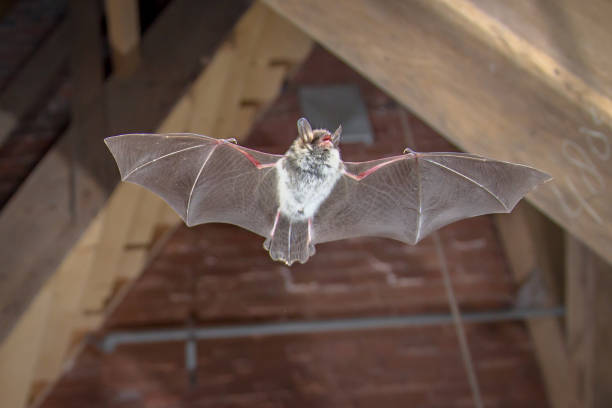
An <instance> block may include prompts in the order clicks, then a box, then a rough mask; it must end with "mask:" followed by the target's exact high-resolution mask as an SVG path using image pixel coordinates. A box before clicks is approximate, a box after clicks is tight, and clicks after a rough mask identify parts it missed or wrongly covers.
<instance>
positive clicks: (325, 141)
mask: <svg viewBox="0 0 612 408" xmlns="http://www.w3.org/2000/svg"><path fill="white" fill-rule="evenodd" d="M319 146H323V147H327V148H332V147H334V143H333V141H332V137H331V135H325V136H323V137H322V138H321V140H320V141H319Z"/></svg>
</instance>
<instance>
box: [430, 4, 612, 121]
mask: <svg viewBox="0 0 612 408" xmlns="http://www.w3.org/2000/svg"><path fill="white" fill-rule="evenodd" d="M441 3H444V4H445V5H446V6H449V7H451V8H453V9H454V10H456V12H458V13H460V14H462V15H463V16H464V18H465V19H466V21H469V22H470V23H471V24H472V25H473V26H474V27H478V29H481V30H487V31H489V35H488V36H487V38H488V39H489V40H490V41H492V42H498V44H497V45H496V46H497V47H503V45H502V44H501V42H502V41H504V42H505V47H506V48H507V52H512V53H514V54H520V53H526V54H529V55H530V57H529V58H520V60H519V62H520V63H525V64H530V65H531V66H532V68H533V69H537V70H539V71H540V75H542V76H543V77H548V78H549V79H550V83H551V84H552V85H553V86H555V87H558V86H562V85H563V84H564V83H565V84H567V85H571V86H570V87H569V88H570V89H567V90H566V91H567V92H570V93H571V94H573V96H574V97H576V98H577V99H579V100H582V101H584V102H585V103H588V104H589V105H592V106H594V107H598V106H601V105H602V104H603V106H605V107H606V110H607V112H608V115H609V114H610V108H611V106H610V98H611V97H612V55H611V54H610V53H608V52H601V50H605V49H607V48H609V46H610V40H612V32H610V30H608V29H606V28H607V27H608V25H609V18H610V16H611V15H612V3H610V2H609V1H606V0H591V1H589V2H586V3H584V4H581V5H580V6H578V5H577V4H576V3H575V2H573V1H571V0H560V1H555V2H533V1H529V0H515V1H513V2H511V3H510V2H492V1H487V0H460V1H449V0H443V1H441ZM526 40H528V41H526ZM555 68H556V69H557V72H555ZM600 94H602V95H600ZM589 101H590V102H589Z"/></svg>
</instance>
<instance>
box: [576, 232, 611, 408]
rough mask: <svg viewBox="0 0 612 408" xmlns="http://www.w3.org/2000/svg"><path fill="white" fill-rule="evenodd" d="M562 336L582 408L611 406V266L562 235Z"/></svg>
mask: <svg viewBox="0 0 612 408" xmlns="http://www.w3.org/2000/svg"><path fill="white" fill-rule="evenodd" d="M566 248H567V252H566V297H567V315H566V319H565V321H566V333H567V344H568V353H569V357H570V361H571V368H572V371H571V374H572V376H573V379H574V381H575V382H576V384H577V390H578V395H577V397H578V399H579V401H580V403H581V404H582V405H581V406H582V407H585V408H604V407H609V406H610V404H611V403H612V369H611V368H610V361H612V349H611V348H610V341H611V339H612V313H611V312H610V311H611V310H612V298H611V297H610V293H612V267H611V266H610V265H608V264H606V262H605V261H604V260H603V259H601V258H600V257H599V256H597V255H596V254H594V253H593V251H591V250H590V249H589V248H588V247H586V246H585V245H584V244H583V243H581V242H580V241H578V240H577V239H575V238H574V237H572V236H570V235H567V236H566Z"/></svg>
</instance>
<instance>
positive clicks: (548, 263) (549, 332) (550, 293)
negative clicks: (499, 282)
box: [496, 203, 579, 408]
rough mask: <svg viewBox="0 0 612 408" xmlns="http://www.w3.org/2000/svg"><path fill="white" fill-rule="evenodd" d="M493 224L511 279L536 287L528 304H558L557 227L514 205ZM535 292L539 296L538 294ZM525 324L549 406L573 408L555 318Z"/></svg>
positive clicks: (561, 338)
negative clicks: (509, 269)
mask: <svg viewBox="0 0 612 408" xmlns="http://www.w3.org/2000/svg"><path fill="white" fill-rule="evenodd" d="M496 220H497V225H498V228H499V232H500V237H501V239H502V243H503V246H504V249H505V251H506V255H507V257H508V261H509V263H510V268H511V270H512V273H513V275H514V278H515V280H516V281H517V282H518V283H521V284H524V285H532V286H539V288H532V289H536V290H532V291H531V293H530V295H531V296H530V299H529V300H535V301H537V302H538V304H537V306H552V305H555V304H558V302H559V299H560V294H559V286H560V282H562V279H563V277H562V276H560V273H562V271H563V259H562V257H561V256H560V254H561V253H563V252H562V251H563V250H562V248H563V234H562V233H561V231H560V230H559V227H558V226H556V225H554V224H553V223H552V222H551V221H550V220H547V219H546V217H544V216H543V215H541V214H540V213H538V211H537V210H536V209H534V208H533V207H531V206H530V205H528V204H526V203H521V204H519V205H518V206H517V207H516V208H515V210H514V212H513V213H512V214H508V215H500V216H497V217H496ZM538 281H539V285H538ZM534 283H535V285H534ZM538 289H539V291H540V292H542V291H543V292H544V293H538ZM523 306H527V305H523ZM526 324H527V327H528V328H529V332H530V334H531V338H532V341H533V345H534V349H535V351H536V358H537V360H538V363H539V366H540V370H541V372H542V376H543V380H544V383H545V385H546V390H547V394H548V399H549V401H550V404H551V406H552V407H554V408H562V407H566V408H570V407H572V408H573V407H578V406H579V405H577V404H578V398H577V391H576V384H575V382H574V380H573V376H572V375H571V364H570V360H569V356H568V352H567V347H566V343H565V335H564V332H563V330H562V327H561V325H560V322H559V320H558V319H556V318H538V319H532V320H526Z"/></svg>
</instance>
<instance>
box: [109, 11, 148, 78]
mask: <svg viewBox="0 0 612 408" xmlns="http://www.w3.org/2000/svg"><path fill="white" fill-rule="evenodd" d="M104 8H105V11H106V23H107V27H108V39H109V42H110V47H111V52H112V59H113V69H114V71H115V72H116V73H117V74H118V75H125V74H129V73H130V72H131V71H132V70H134V69H135V68H136V66H137V65H138V63H139V61H140V55H139V48H138V44H139V43H140V20H139V17H138V2H137V0H105V1H104Z"/></svg>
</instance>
